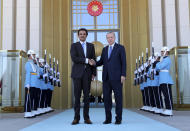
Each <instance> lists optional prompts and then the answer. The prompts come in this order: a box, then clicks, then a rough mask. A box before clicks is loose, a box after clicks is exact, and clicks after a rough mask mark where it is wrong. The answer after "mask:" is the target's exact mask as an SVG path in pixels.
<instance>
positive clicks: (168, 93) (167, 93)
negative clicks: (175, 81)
mask: <svg viewBox="0 0 190 131" xmlns="http://www.w3.org/2000/svg"><path fill="white" fill-rule="evenodd" d="M159 92H160V94H161V93H163V95H164V101H165V105H166V109H168V110H172V109H173V100H172V90H171V84H160V90H159ZM162 108H163V107H162Z"/></svg>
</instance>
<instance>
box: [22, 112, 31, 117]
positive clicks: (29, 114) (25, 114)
mask: <svg viewBox="0 0 190 131" xmlns="http://www.w3.org/2000/svg"><path fill="white" fill-rule="evenodd" d="M31 117H33V115H32V113H31V112H24V118H31Z"/></svg>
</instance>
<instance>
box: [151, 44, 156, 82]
mask: <svg viewBox="0 0 190 131" xmlns="http://www.w3.org/2000/svg"><path fill="white" fill-rule="evenodd" d="M153 64H154V47H152V61H151V66H152V70H151V74H150V79H151V80H154V70H155V69H154V67H153Z"/></svg>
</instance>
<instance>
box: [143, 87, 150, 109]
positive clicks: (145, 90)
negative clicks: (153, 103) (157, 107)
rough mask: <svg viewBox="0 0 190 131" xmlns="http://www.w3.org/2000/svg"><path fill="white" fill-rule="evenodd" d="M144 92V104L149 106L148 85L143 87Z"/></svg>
mask: <svg viewBox="0 0 190 131" xmlns="http://www.w3.org/2000/svg"><path fill="white" fill-rule="evenodd" d="M144 92H145V93H144V94H145V102H146V106H150V97H149V91H148V87H145V88H144Z"/></svg>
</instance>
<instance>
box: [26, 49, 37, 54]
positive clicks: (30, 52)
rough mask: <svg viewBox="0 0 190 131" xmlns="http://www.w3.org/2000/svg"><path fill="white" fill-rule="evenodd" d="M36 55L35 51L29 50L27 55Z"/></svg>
mask: <svg viewBox="0 0 190 131" xmlns="http://www.w3.org/2000/svg"><path fill="white" fill-rule="evenodd" d="M35 54H36V53H35V52H34V51H33V50H28V52H27V55H35Z"/></svg>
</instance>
